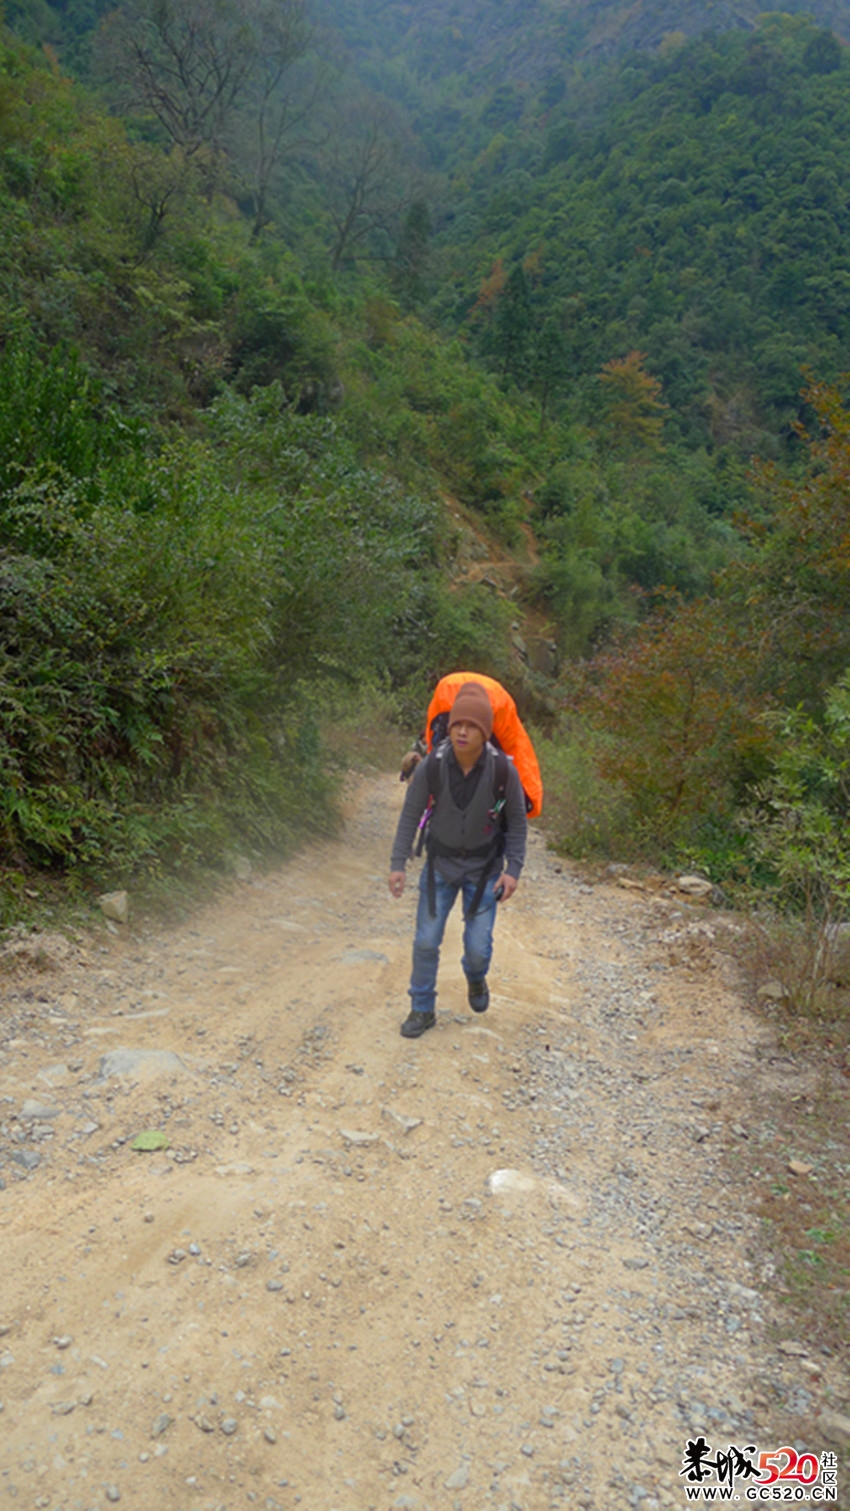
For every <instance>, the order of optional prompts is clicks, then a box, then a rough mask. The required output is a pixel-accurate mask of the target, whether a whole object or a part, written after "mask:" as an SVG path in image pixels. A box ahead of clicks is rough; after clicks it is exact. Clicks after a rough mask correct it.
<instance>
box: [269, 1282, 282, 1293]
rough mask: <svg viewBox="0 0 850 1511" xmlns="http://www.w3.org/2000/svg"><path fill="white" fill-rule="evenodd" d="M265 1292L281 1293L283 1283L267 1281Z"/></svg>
mask: <svg viewBox="0 0 850 1511" xmlns="http://www.w3.org/2000/svg"><path fill="white" fill-rule="evenodd" d="M266 1290H267V1291H282V1290H283V1281H282V1280H267V1281H266Z"/></svg>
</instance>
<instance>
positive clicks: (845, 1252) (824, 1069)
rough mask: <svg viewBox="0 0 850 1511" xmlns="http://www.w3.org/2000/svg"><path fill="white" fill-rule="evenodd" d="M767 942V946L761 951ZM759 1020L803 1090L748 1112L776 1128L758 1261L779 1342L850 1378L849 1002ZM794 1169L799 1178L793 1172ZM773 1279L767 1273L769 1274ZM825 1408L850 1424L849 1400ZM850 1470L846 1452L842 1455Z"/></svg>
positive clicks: (768, 1011) (773, 1009)
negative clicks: (779, 1320)
mask: <svg viewBox="0 0 850 1511" xmlns="http://www.w3.org/2000/svg"><path fill="white" fill-rule="evenodd" d="M763 937H764V936H763V934H762V935H761V944H763ZM761 944H760V945H759V947H758V948H757V949H756V950H755V951H752V950H751V951H750V954H749V955H747V951H746V947H745V948H744V951H743V955H742V958H741V960H740V963H741V964H742V965H743V967H744V970H745V974H749V976H750V982H751V984H752V985H753V986H755V982H756V980H758V977H756V976H754V975H753V974H752V972H753V963H754V960H755V961H758V962H760V968H761V969H760V975H761V980H762V981H764V979H765V978H764V974H762V973H763V972H764V971H765V970H767V971H768V972H770V973H771V974H775V973H776V968H777V965H778V964H780V963H781V962H779V961H777V960H776V959H772V960H771V959H770V958H768V959H765V958H764V955H763V950H762V948H761ZM752 996H753V999H754V1010H755V1011H756V1012H757V1013H759V1015H760V1016H762V1017H763V1018H765V1019H766V1020H768V1021H769V1022H770V1023H771V1026H772V1027H773V1029H774V1031H775V1033H776V1050H775V1051H774V1053H775V1054H776V1053H778V1055H779V1056H780V1057H781V1058H782V1060H783V1062H784V1063H785V1064H787V1065H788V1066H789V1067H793V1069H795V1070H796V1071H797V1075H796V1076H795V1080H796V1082H797V1085H798V1086H799V1085H802V1084H803V1083H805V1089H803V1090H800V1089H795V1087H794V1086H793V1085H789V1088H788V1090H787V1091H785V1092H781V1093H776V1092H774V1093H772V1094H771V1096H770V1098H769V1100H764V1099H760V1100H759V1102H758V1103H757V1104H755V1105H753V1106H752V1107H750V1108H749V1109H748V1113H749V1119H750V1121H751V1122H753V1123H754V1124H757V1123H761V1124H762V1125H763V1126H764V1127H765V1128H770V1127H772V1128H773V1130H774V1132H773V1139H772V1141H771V1140H765V1141H764V1142H763V1143H762V1145H761V1147H760V1148H759V1149H758V1152H757V1154H756V1151H755V1150H752V1151H751V1153H750V1155H749V1160H750V1162H751V1163H755V1162H756V1161H757V1166H758V1181H757V1191H758V1195H757V1196H756V1200H755V1212H756V1214H757V1215H758V1217H759V1218H760V1221H761V1242H762V1256H761V1257H762V1260H763V1262H764V1263H766V1264H767V1265H768V1266H771V1267H773V1269H774V1270H775V1277H774V1278H773V1279H772V1280H768V1281H767V1282H763V1284H766V1286H767V1287H768V1288H769V1289H771V1290H772V1292H773V1295H774V1298H775V1300H776V1302H777V1303H778V1305H779V1307H780V1308H781V1310H782V1313H783V1314H784V1318H785V1321H784V1324H783V1326H782V1328H781V1337H782V1338H786V1339H787V1338H793V1339H795V1340H796V1341H799V1342H800V1343H802V1344H803V1345H804V1346H805V1347H806V1349H807V1350H808V1351H809V1353H810V1356H811V1357H812V1358H813V1359H814V1360H815V1361H817V1360H818V1359H819V1358H823V1359H824V1360H825V1361H826V1360H833V1361H835V1362H836V1364H837V1366H838V1368H839V1369H840V1370H841V1371H842V1372H844V1373H845V1375H846V1372H847V1371H848V1369H850V992H848V991H846V990H839V989H837V988H832V989H831V990H829V991H826V990H821V991H819V992H818V993H817V994H816V996H815V997H813V998H811V999H810V1000H811V1001H812V1002H813V1003H814V1004H815V1005H814V1007H813V1008H812V1009H811V1010H809V1011H801V1010H800V1009H799V1008H796V1009H795V1007H794V1006H793V999H792V998H785V999H783V1000H780V1001H769V1002H764V1001H761V1002H760V1001H758V999H757V998H756V993H755V990H753V992H752ZM792 1166H793V1167H794V1168H792ZM768 1273H770V1270H769V1269H768ZM824 1404H825V1405H826V1406H828V1407H829V1408H830V1409H831V1410H833V1411H838V1412H840V1413H841V1414H843V1415H847V1412H848V1401H847V1399H846V1398H845V1399H830V1396H829V1392H828V1391H826V1392H825V1395H824ZM829 1446H830V1447H834V1448H835V1449H836V1451H838V1452H839V1455H840V1457H841V1458H842V1459H843V1461H844V1464H845V1466H846V1467H850V1445H848V1446H846V1447H845V1448H843V1449H839V1448H838V1445H837V1444H830V1445H829Z"/></svg>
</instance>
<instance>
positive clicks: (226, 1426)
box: [221, 1417, 239, 1438]
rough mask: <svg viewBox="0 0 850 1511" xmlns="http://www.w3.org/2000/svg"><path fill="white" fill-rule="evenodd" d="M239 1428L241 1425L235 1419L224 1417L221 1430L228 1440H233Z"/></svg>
mask: <svg viewBox="0 0 850 1511" xmlns="http://www.w3.org/2000/svg"><path fill="white" fill-rule="evenodd" d="M238 1426H239V1423H238V1422H237V1420H236V1418H235V1417H224V1418H223V1419H222V1423H221V1430H222V1432H223V1433H224V1436H225V1437H226V1438H232V1437H233V1434H234V1432H236V1430H237V1428H238Z"/></svg>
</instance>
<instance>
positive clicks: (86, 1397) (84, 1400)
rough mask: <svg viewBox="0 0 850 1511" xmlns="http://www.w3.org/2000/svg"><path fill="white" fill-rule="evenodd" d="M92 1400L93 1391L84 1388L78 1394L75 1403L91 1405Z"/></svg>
mask: <svg viewBox="0 0 850 1511" xmlns="http://www.w3.org/2000/svg"><path fill="white" fill-rule="evenodd" d="M93 1400H94V1394H93V1392H92V1391H90V1390H86V1391H84V1392H83V1394H82V1395H81V1396H80V1399H79V1401H78V1402H77V1405H78V1406H91V1403H92V1401H93Z"/></svg>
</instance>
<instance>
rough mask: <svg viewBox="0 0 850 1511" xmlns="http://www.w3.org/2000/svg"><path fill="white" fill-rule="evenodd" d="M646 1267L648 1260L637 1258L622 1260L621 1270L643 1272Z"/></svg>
mask: <svg viewBox="0 0 850 1511" xmlns="http://www.w3.org/2000/svg"><path fill="white" fill-rule="evenodd" d="M648 1267H649V1260H648V1259H642V1258H640V1257H638V1258H636V1259H624V1260H623V1269H624V1270H645V1269H647V1268H648Z"/></svg>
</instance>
